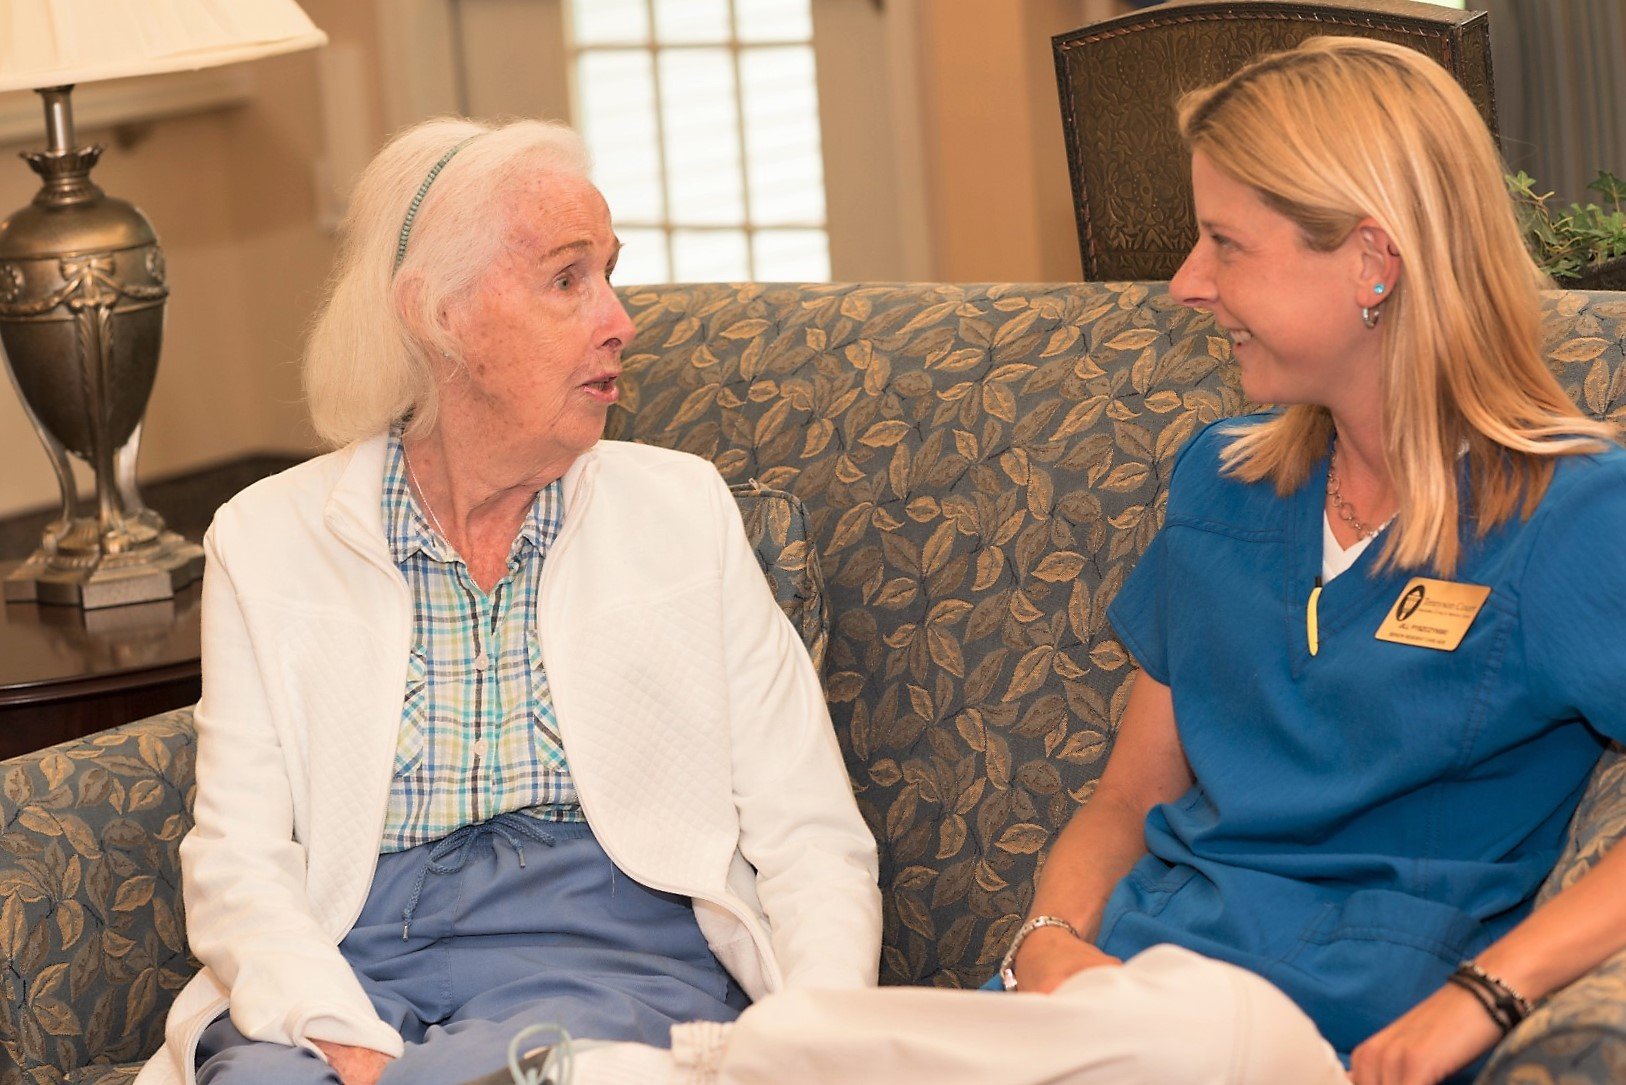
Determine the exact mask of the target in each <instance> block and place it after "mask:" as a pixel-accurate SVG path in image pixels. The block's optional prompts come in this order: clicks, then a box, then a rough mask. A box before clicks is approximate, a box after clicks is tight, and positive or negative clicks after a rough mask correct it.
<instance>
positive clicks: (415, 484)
mask: <svg viewBox="0 0 1626 1085" xmlns="http://www.w3.org/2000/svg"><path fill="white" fill-rule="evenodd" d="M401 462H402V463H404V464H406V469H407V479H408V480H409V481H411V483H412V488H413V489H414V490H416V491H417V492H418V504H419V505H421V506H423V511H424V512H427V513H428V514H429V522H430V523H431V524H433V525H435V531H437V532H438V533H439V534H440V537H441V538H442V539H444V540H445V541H446V542H447V543H448V544H450V543H451V541H452V537H451V536H450V535H448V534H446V529H445V528H443V527H441V526H440V517H438V516H436V515H435V507H434V506H433V505H431V504H430V503H429V495H428V494H426V493H424V492H423V483H421V482H419V481H418V473H417V472H416V471H414V470H413V469H412V457H411V456H408V455H407V450H406V446H405V445H402V446H401ZM1329 485H1331V484H1330V483H1329ZM1328 492H1329V493H1330V492H1331V491H1330V490H1329V491H1328ZM1333 500H1334V501H1336V500H1337V498H1334V499H1333Z"/></svg>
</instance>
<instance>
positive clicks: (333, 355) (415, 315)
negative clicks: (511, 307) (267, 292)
mask: <svg viewBox="0 0 1626 1085" xmlns="http://www.w3.org/2000/svg"><path fill="white" fill-rule="evenodd" d="M476 137H477V138H476ZM460 144H461V145H462V147H461V149H460V150H458V151H457V152H456V154H455V156H454V157H452V158H451V159H450V160H449V161H447V162H446V163H445V164H444V166H443V167H442V169H441V172H440V173H439V174H437V175H436V177H435V180H434V183H433V184H432V185H431V186H430V187H429V190H428V192H427V193H426V194H425V196H424V199H423V203H422V205H421V206H420V207H419V208H418V210H417V214H416V216H415V218H414V219H413V223H412V229H411V235H410V242H411V243H410V244H409V245H408V246H407V250H406V254H405V258H404V259H403V261H402V262H401V265H400V267H399V268H397V267H396V266H395V259H396V248H397V246H398V244H399V242H400V236H401V229H402V220H403V219H404V218H405V217H406V214H407V208H408V207H410V206H411V204H412V200H413V197H414V196H415V195H416V194H417V193H418V192H419V190H420V187H421V186H422V185H423V183H424V178H425V177H427V176H428V174H429V171H430V170H431V169H432V168H433V167H434V166H435V164H436V163H437V162H439V161H440V160H441V158H442V156H444V155H445V154H446V153H447V152H449V151H451V150H452V149H453V148H455V147H458V146H459V145H460ZM527 170H535V171H557V172H561V173H566V174H571V175H574V176H581V177H585V176H587V170H588V156H587V150H586V147H585V146H584V145H583V143H582V140H581V137H580V136H578V135H577V134H576V133H575V132H574V131H572V130H571V129H570V128H568V127H567V126H565V125H563V124H560V123H558V122H556V121H535V120H524V121H514V122H512V123H509V124H503V125H488V124H482V123H480V122H478V121H471V120H465V119H464V118H461V117H437V118H434V119H433V120H428V121H424V122H422V123H421V124H417V125H414V126H413V127H411V128H408V129H405V130H403V131H402V132H400V133H398V134H397V135H396V136H395V137H394V138H393V139H391V140H390V142H389V143H388V144H387V145H385V147H384V149H383V150H381V151H379V152H378V155H377V156H376V157H375V158H374V159H373V160H372V162H371V163H369V164H368V166H367V168H366V169H365V170H363V171H362V174H361V177H360V178H359V179H358V180H357V181H356V187H355V191H354V193H353V194H352V195H351V197H350V210H349V212H348V213H347V214H346V215H345V219H344V224H343V225H342V226H341V227H340V231H339V255H338V260H337V261H336V264H335V267H334V270H333V277H332V279H331V280H330V281H329V284H328V290H327V297H326V299H325V300H324V301H323V303H322V307H321V309H320V310H319V312H318V313H317V316H316V320H315V323H314V325H313V326H312V329H311V334H310V340H309V342H308V343H307V344H306V347H305V369H304V380H305V401H306V406H307V407H308V409H309V410H310V415H311V423H312V425H313V426H314V427H315V428H316V432H317V435H318V436H320V437H321V438H322V439H323V440H324V441H325V442H327V443H328V444H330V445H342V444H347V443H349V442H351V441H354V440H357V439H359V438H362V437H371V436H372V435H373V434H375V433H380V432H382V431H383V430H384V429H385V428H386V427H387V426H389V425H390V424H391V423H393V422H396V421H399V420H400V419H402V418H407V417H410V419H411V421H410V423H409V425H408V430H407V432H408V435H409V436H411V435H416V434H419V433H424V432H428V430H430V429H431V428H433V426H434V424H435V415H436V408H437V406H438V402H439V397H438V395H437V391H438V385H437V384H436V383H435V375H434V374H435V371H434V368H433V366H432V365H431V360H432V358H433V356H434V355H435V354H437V353H445V354H449V355H453V356H455V355H456V354H457V344H456V343H454V342H451V340H450V339H449V338H448V336H447V333H446V332H445V330H444V329H443V328H442V326H441V322H440V320H439V319H438V318H439V314H440V313H441V312H442V311H443V309H444V308H445V306H446V305H447V304H448V303H450V302H452V301H455V300H457V299H459V298H461V297H464V296H466V295H467V294H468V293H469V292H470V291H472V290H474V289H475V288H476V287H477V286H478V285H479V284H480V282H481V281H482V279H483V276H484V275H485V272H486V271H487V269H488V268H490V266H491V264H492V263H493V261H494V260H495V259H496V257H497V253H498V251H499V250H500V248H501V247H502V246H503V245H504V244H506V243H507V233H506V229H507V226H508V223H507V222H506V212H505V210H504V205H503V197H504V193H505V190H506V188H507V187H508V185H509V184H510V182H511V181H512V180H513V179H514V178H515V177H516V176H517V175H518V174H520V173H522V172H524V171H527ZM414 329H417V330H416V331H415V330H414Z"/></svg>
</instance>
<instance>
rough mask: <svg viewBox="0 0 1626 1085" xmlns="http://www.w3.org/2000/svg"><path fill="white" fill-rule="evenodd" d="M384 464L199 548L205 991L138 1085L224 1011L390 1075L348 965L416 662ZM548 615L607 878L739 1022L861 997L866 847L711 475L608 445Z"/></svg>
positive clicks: (808, 698)
mask: <svg viewBox="0 0 1626 1085" xmlns="http://www.w3.org/2000/svg"><path fill="white" fill-rule="evenodd" d="M384 449H385V441H384V439H383V438H382V437H375V438H373V439H371V440H368V441H363V442H360V443H358V444H356V445H352V446H350V447H348V448H345V449H342V450H340V451H338V452H334V453H331V454H329V455H327V456H323V457H320V458H319V459H316V460H312V461H310V462H309V463H306V464H303V465H301V466H299V467H296V468H294V469H293V470H291V471H287V472H285V473H283V474H281V475H278V476H276V477H274V478H270V479H267V480H265V481H264V482H261V483H259V484H258V485H255V486H253V487H250V488H249V489H248V490H245V491H244V492H243V493H242V494H240V495H238V496H237V497H236V498H235V499H233V500H232V501H231V502H230V503H228V504H227V505H226V506H225V507H224V508H222V509H221V510H220V512H219V514H218V515H217V516H216V517H215V522H214V524H213V526H212V527H211V528H210V529H209V534H208V536H207V537H206V538H205V540H204V545H205V549H206V551H207V554H208V572H207V575H206V576H205V579H204V588H203V699H202V700H201V701H200V702H199V704H198V709H197V725H198V763H197V776H198V792H197V806H196V816H197V824H196V827H195V828H194V829H193V830H192V832H191V833H190V834H189V835H188V836H187V838H186V840H185V841H184V842H183V843H182V845H181V858H182V867H183V877H184V892H185V900H186V912H187V933H188V937H189V939H190V942H191V946H192V949H193V951H194V952H195V953H196V954H197V956H198V958H199V960H201V961H202V962H203V964H204V966H205V967H204V969H203V971H202V972H201V973H199V975H198V976H196V977H195V978H194V979H193V980H192V981H191V983H190V984H188V985H187V987H186V988H185V989H184V990H183V991H182V992H181V993H180V995H179V997H178V998H177V1000H176V1002H175V1005H174V1008H173V1009H172V1011H171V1013H170V1017H169V1023H168V1026H167V1030H166V1036H167V1042H166V1043H165V1045H164V1047H163V1048H162V1049H161V1050H160V1051H159V1052H158V1054H157V1055H156V1056H154V1057H153V1059H152V1060H151V1061H150V1062H149V1063H148V1064H147V1066H146V1068H145V1069H144V1070H143V1071H142V1074H141V1076H140V1077H139V1078H138V1079H137V1080H138V1082H139V1083H140V1085H160V1083H172V1085H180V1083H181V1082H186V1083H188V1085H191V1082H192V1080H193V1076H192V1070H191V1067H192V1061H193V1057H194V1056H193V1052H194V1051H195V1047H196V1043H197V1038H198V1035H199V1033H200V1032H201V1031H202V1029H203V1027H204V1026H205V1025H207V1024H208V1023H209V1022H210V1021H211V1020H213V1019H214V1017H215V1016H216V1015H218V1014H219V1013H220V1011H221V1009H223V1008H224V1007H225V1006H226V1005H227V1003H228V999H229V1002H230V1005H231V1013H232V1020H233V1022H234V1023H235V1024H236V1025H237V1027H238V1028H239V1029H241V1030H242V1031H243V1032H244V1033H245V1034H246V1035H248V1036H250V1037H253V1038H255V1039H260V1040H268V1041H274V1042H277V1043H284V1044H301V1045H304V1046H307V1047H309V1046H311V1044H310V1041H311V1039H312V1038H317V1039H323V1040H331V1041H336V1042H340V1043H350V1044H359V1045H365V1046H368V1047H373V1048H377V1049H379V1050H381V1051H385V1052H389V1053H399V1052H400V1050H401V1038H400V1036H399V1035H397V1034H396V1033H395V1032H394V1030H393V1029H391V1028H389V1027H388V1026H387V1025H385V1024H384V1023H383V1022H382V1021H380V1020H379V1019H378V1017H377V1016H376V1015H375V1014H374V1012H373V1010H372V1007H371V1004H370V1003H369V1002H368V1000H367V998H366V996H365V995H364V994H363V992H362V989H361V986H360V984H359V983H358V982H357V981H356V979H355V976H354V974H353V973H352V971H351V969H350V968H349V966H348V965H347V964H346V963H345V961H344V959H343V957H342V956H340V954H339V951H338V949H337V945H338V942H339V941H340V940H341V939H342V938H343V937H344V935H345V933H346V932H347V931H348V930H349V929H350V926H351V925H352V924H353V923H354V922H355V918H356V916H357V914H358V913H359V912H360V910H361V905H362V902H363V900H364V899H365V898H366V895H367V891H368V888H369V886H370V885H371V882H372V877H373V871H374V866H375V863H376V860H377V855H378V847H379V842H380V840H381V837H382V833H383V820H384V810H385V805H386V802H387V798H388V788H389V780H390V773H391V771H392V768H393V764H394V751H395V744H396V734H397V729H398V727H399V725H400V714H401V696H402V690H403V689H404V688H405V684H406V668H407V657H408V654H409V650H410V644H409V641H410V638H411V609H410V607H411V603H410V599H409V592H408V589H407V586H406V584H405V581H404V580H403V579H402V577H401V575H400V573H399V571H398V570H397V569H396V567H395V565H394V564H393V563H392V562H391V560H390V555H389V550H388V546H387V544H386V542H385V539H384V533H383V527H382V518H381V513H380V494H381V489H382V485H383V474H384ZM565 501H566V514H565V527H564V530H563V532H562V533H561V534H560V537H559V539H558V541H557V542H556V543H555V545H554V548H553V549H552V550H551V551H550V553H549V555H548V560H547V564H546V566H545V568H544V572H543V579H542V588H541V599H540V605H539V608H538V611H539V613H538V633H539V636H540V638H541V643H542V651H543V658H544V663H545V666H546V667H547V671H548V679H549V682H550V683H551V685H552V688H553V696H554V701H555V704H556V706H557V708H558V713H559V726H560V730H561V733H562V734H563V737H564V743H565V748H566V751H567V754H568V756H569V759H570V768H571V773H572V775H573V776H574V778H575V781H576V785H577V789H578V791H579V794H580V797H581V802H582V807H583V809H584V811H585V813H586V815H587V819H588V821H589V822H590V823H591V824H592V826H593V829H594V831H595V833H596V834H597V836H598V839H599V841H600V842H601V843H602V844H603V846H604V848H605V850H606V851H607V852H608V853H609V854H610V856H611V858H612V859H613V860H614V861H615V863H616V864H617V865H618V866H620V867H621V869H623V870H624V871H626V872H627V873H628V874H630V875H631V876H632V877H634V878H636V879H638V880H639V881H641V882H643V883H645V884H646V885H649V886H652V887H654V888H657V889H661V890H665V891H667V892H673V893H681V894H683V895H685V896H689V897H691V898H693V901H694V909H695V914H696V917H697V918H698V920H699V923H700V927H701V929H702V931H703V932H704V933H705V936H706V939H707V941H708V942H709V943H710V944H711V948H712V950H713V952H715V953H716V954H717V956H718V958H719V959H720V960H721V961H722V962H723V964H724V965H725V966H726V967H727V968H728V970H729V971H730V973H732V974H733V976H734V977H735V978H736V979H737V980H738V981H739V983H740V985H741V986H742V987H743V988H744V989H745V991H746V992H747V993H748V994H749V995H750V996H751V997H752V998H754V999H755V998H760V997H761V996H763V995H764V994H767V993H769V992H771V991H775V990H778V989H780V988H782V987H813V986H819V987H857V986H864V985H871V984H873V983H874V982H875V978H876V970H877V960H878V957H879V952H880V899H879V893H878V892H877V890H876V884H875V881H876V858H875V843H874V841H873V839H871V837H870V835H869V832H868V830H867V829H866V828H865V826H864V823H863V821H862V819H861V818H860V817H859V814H858V810H857V807H856V805H855V803H854V802H853V798H852V793H851V791H850V790H849V787H848V783H847V776H846V773H845V771H844V769H843V767H842V763H841V756H840V753H839V750H838V749H837V746H836V742H835V738H834V735H833V733H832V731H831V727H830V720H829V715H828V712H827V709H826V707H825V702H824V698H823V694H822V692H821V691H820V688H819V683H818V680H817V677H816V676H815V674H814V673H813V668H812V666H811V664H810V663H809V661H808V658H807V655H806V652H805V651H804V650H803V648H802V644H801V642H800V640H798V639H797V636H796V634H795V632H794V630H793V629H792V628H791V625H790V623H789V622H788V621H786V620H785V618H784V616H783V615H782V614H781V613H780V611H779V609H778V607H777V606H776V605H775V603H774V601H773V598H772V595H771V593H770V592H769V590H768V588H767V586H766V584H765V582H764V580H763V577H762V574H761V572H760V570H759V569H758V567H757V564H756V560H755V558H754V556H753V555H752V553H751V550H750V547H749V545H748V543H747V542H746V539H745V534H744V530H743V529H742V527H741V525H740V519H739V515H738V513H737V511H736V508H735V504H734V501H733V499H732V498H731V497H730V495H729V493H728V490H727V487H726V486H724V484H723V482H722V479H721V478H720V477H719V476H718V474H717V472H716V470H715V469H714V468H713V467H712V466H711V465H710V464H709V463H706V462H705V461H704V460H700V459H697V458H695V457H692V456H688V455H685V454H683V453H678V452H671V451H667V450H664V449H656V448H650V447H646V446H642V445H632V444H622V443H619V442H609V441H606V442H601V443H600V444H599V445H598V446H597V447H596V448H595V449H594V450H593V451H592V452H590V453H588V454H587V455H586V456H583V457H582V458H581V459H580V460H578V461H577V462H576V464H574V465H573V466H572V467H571V469H570V472H569V473H568V474H567V475H566V476H565Z"/></svg>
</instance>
